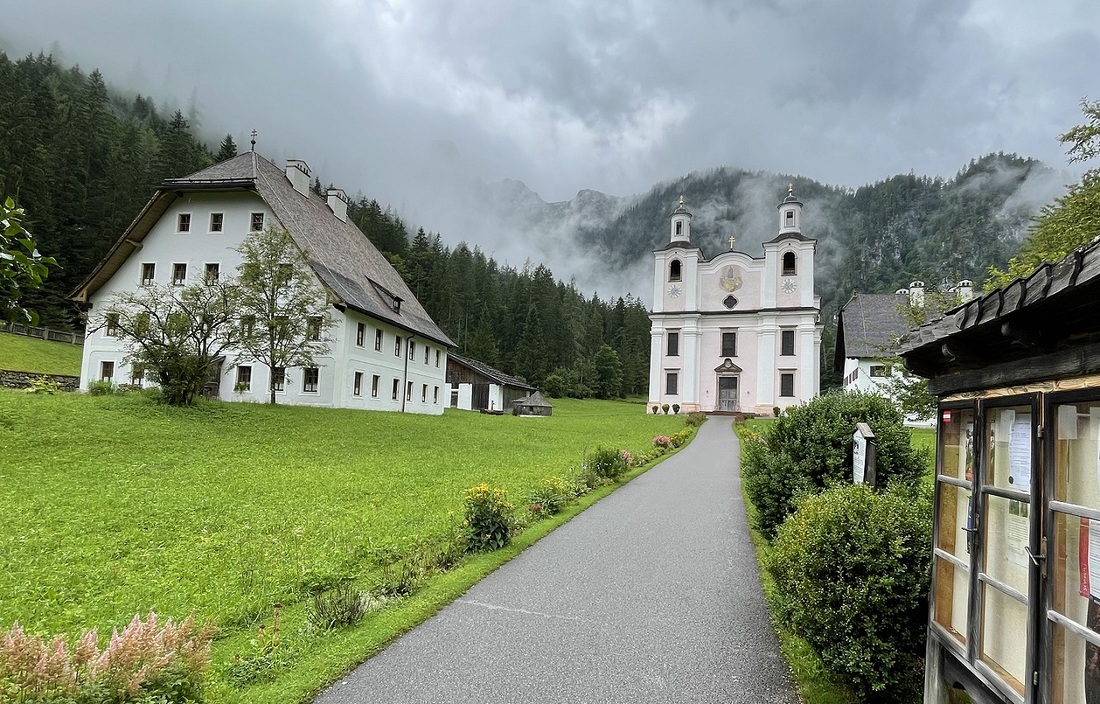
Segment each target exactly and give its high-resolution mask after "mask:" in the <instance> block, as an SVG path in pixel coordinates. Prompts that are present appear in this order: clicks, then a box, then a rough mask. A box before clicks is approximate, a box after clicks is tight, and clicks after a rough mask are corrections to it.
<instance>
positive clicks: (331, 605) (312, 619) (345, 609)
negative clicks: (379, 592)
mask: <svg viewBox="0 0 1100 704" xmlns="http://www.w3.org/2000/svg"><path fill="white" fill-rule="evenodd" d="M369 605H370V601H369V597H365V596H364V595H363V594H360V593H359V590H357V589H355V587H354V586H353V585H352V583H351V582H343V583H341V584H338V585H336V586H335V587H333V588H331V589H324V590H322V591H318V592H316V593H315V594H314V595H313V598H312V599H310V601H309V603H308V604H306V623H308V624H309V626H310V627H311V628H313V629H316V630H318V631H331V630H334V629H337V628H340V627H342V626H350V625H352V624H355V623H358V622H359V620H360V619H362V618H363V615H364V614H366V613H367V608H368V606H369Z"/></svg>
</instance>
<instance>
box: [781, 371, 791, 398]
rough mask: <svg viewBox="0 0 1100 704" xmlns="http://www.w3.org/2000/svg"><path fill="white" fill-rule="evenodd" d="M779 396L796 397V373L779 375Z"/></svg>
mask: <svg viewBox="0 0 1100 704" xmlns="http://www.w3.org/2000/svg"><path fill="white" fill-rule="evenodd" d="M779 395H780V397H782V398H791V397H793V396H794V372H781V373H780V374H779Z"/></svg>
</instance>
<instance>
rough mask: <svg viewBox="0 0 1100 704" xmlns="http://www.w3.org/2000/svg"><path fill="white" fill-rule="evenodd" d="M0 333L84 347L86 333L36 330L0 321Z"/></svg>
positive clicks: (46, 329)
mask: <svg viewBox="0 0 1100 704" xmlns="http://www.w3.org/2000/svg"><path fill="white" fill-rule="evenodd" d="M0 332H7V333H11V334H12V335H26V336H27V337H37V338H38V339H39V340H50V341H52V342H68V343H69V344H70V345H83V344H84V333H82V332H67V331H65V330H53V329H50V328H35V327H31V326H30V325H20V324H19V323H6V322H3V321H0Z"/></svg>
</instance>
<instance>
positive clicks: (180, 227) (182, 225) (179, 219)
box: [176, 213, 191, 232]
mask: <svg viewBox="0 0 1100 704" xmlns="http://www.w3.org/2000/svg"><path fill="white" fill-rule="evenodd" d="M190 231H191V213H180V214H179V215H177V216H176V232H190Z"/></svg>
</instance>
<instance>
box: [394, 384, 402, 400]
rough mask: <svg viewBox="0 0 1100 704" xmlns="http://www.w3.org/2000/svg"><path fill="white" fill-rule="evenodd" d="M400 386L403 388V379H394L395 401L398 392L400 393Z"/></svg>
mask: <svg viewBox="0 0 1100 704" xmlns="http://www.w3.org/2000/svg"><path fill="white" fill-rule="evenodd" d="M400 388H401V380H400V379H394V380H393V400H394V401H396V400H397V393H398V390H399V389H400Z"/></svg>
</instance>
